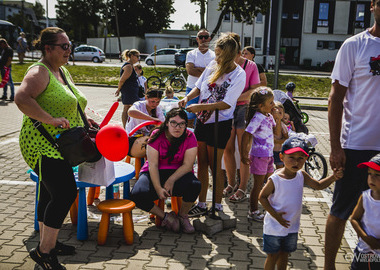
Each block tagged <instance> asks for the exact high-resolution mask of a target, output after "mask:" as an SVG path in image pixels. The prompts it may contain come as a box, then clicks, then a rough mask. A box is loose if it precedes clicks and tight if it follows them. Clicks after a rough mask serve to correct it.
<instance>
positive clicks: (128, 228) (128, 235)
mask: <svg viewBox="0 0 380 270" xmlns="http://www.w3.org/2000/svg"><path fill="white" fill-rule="evenodd" d="M133 231H134V227H133V219H132V212H125V213H123V233H124V239H125V242H127V244H128V245H132V244H133Z"/></svg>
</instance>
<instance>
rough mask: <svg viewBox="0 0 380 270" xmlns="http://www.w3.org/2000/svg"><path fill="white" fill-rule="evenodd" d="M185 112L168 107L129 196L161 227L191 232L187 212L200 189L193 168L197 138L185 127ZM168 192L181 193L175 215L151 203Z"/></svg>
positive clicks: (150, 141)
mask: <svg viewBox="0 0 380 270" xmlns="http://www.w3.org/2000/svg"><path fill="white" fill-rule="evenodd" d="M186 127H187V115H186V112H185V111H184V110H182V109H179V108H174V109H171V110H170V111H169V112H168V113H167V114H166V118H165V121H164V122H163V123H162V124H161V125H160V126H159V128H157V129H156V130H154V131H153V132H152V134H151V136H150V139H149V141H148V145H147V157H148V159H147V161H146V162H145V164H144V166H143V167H142V168H141V171H140V176H139V180H138V181H137V182H136V184H135V186H134V187H133V189H132V192H131V196H132V200H133V201H134V202H135V203H136V206H137V207H139V208H140V209H142V210H144V211H147V212H150V213H152V214H154V215H156V216H158V217H160V218H161V219H162V225H161V226H162V227H165V228H166V229H168V230H171V231H174V232H179V231H180V229H182V232H184V233H193V232H194V231H195V229H194V227H193V226H192V225H191V223H190V220H189V217H188V215H187V213H188V212H189V210H190V207H191V206H192V205H193V203H194V201H195V200H196V198H197V197H198V194H199V192H200V189H201V185H200V182H199V180H198V179H197V178H196V177H195V175H194V172H193V165H194V162H195V157H196V155H197V140H196V138H195V135H194V133H193V132H191V131H189V130H187V129H186ZM170 196H178V197H182V205H181V209H180V210H179V213H178V215H176V214H175V213H174V212H173V211H172V212H170V213H165V212H164V211H163V210H162V209H161V208H159V207H158V206H157V205H155V204H154V201H155V200H157V199H166V198H167V197H170Z"/></svg>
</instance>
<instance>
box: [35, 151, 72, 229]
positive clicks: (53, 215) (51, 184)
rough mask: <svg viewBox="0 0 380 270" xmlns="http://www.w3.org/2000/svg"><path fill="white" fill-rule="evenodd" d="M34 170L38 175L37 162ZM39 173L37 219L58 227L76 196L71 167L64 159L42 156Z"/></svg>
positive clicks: (47, 224)
mask: <svg viewBox="0 0 380 270" xmlns="http://www.w3.org/2000/svg"><path fill="white" fill-rule="evenodd" d="M34 171H35V173H36V174H37V175H38V176H40V175H39V164H38V163H37V165H36V167H35V169H34ZM41 174H42V181H41V182H40V198H39V201H38V207H37V220H38V221H40V222H43V223H44V225H46V226H49V227H52V228H55V229H60V228H61V226H62V223H63V221H64V219H65V217H66V215H67V212H68V211H69V209H70V207H71V205H72V204H73V202H74V201H75V198H76V197H77V186H76V183H75V178H74V174H73V169H72V168H71V166H70V165H69V163H68V162H67V161H65V160H61V159H54V158H48V157H46V156H42V161H41Z"/></svg>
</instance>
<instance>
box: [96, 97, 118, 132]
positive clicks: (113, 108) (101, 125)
mask: <svg viewBox="0 0 380 270" xmlns="http://www.w3.org/2000/svg"><path fill="white" fill-rule="evenodd" d="M118 106H119V102H117V101H116V102H114V103H113V104H112V106H111V109H110V110H109V111H108V113H107V115H106V117H104V119H103V121H102V123H101V124H100V126H99V128H102V127H104V126H105V125H107V124H108V122H109V121H110V120H111V118H112V116H113V114H114V113H115V111H116V109H117V107H118Z"/></svg>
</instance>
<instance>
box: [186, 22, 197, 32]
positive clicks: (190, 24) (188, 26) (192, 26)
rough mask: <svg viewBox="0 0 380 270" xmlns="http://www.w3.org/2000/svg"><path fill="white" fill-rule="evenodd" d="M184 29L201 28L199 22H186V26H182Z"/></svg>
mask: <svg viewBox="0 0 380 270" xmlns="http://www.w3.org/2000/svg"><path fill="white" fill-rule="evenodd" d="M182 29H183V30H188V31H198V30H199V29H200V28H199V25H198V24H192V23H185V24H184V26H182Z"/></svg>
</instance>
